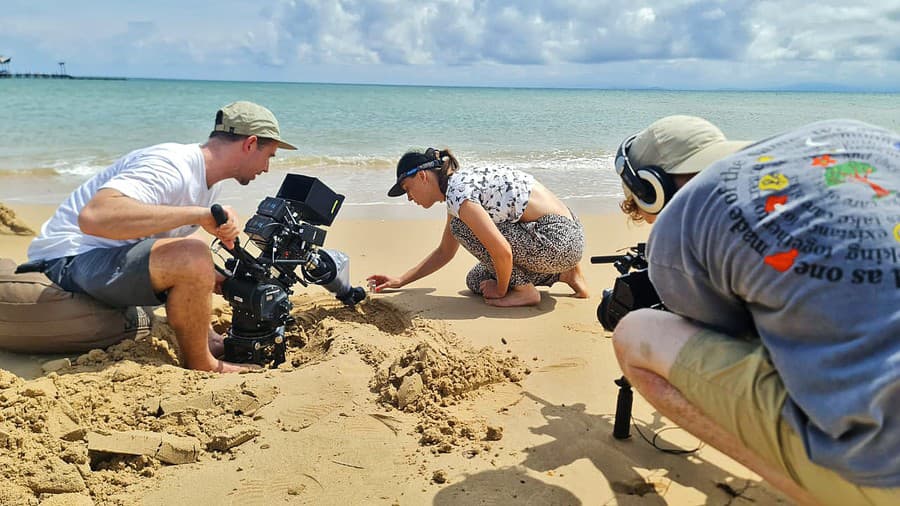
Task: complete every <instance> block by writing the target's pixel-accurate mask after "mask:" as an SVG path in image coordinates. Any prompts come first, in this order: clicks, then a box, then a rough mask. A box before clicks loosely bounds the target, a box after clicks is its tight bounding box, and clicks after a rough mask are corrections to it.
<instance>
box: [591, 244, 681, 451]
mask: <svg viewBox="0 0 900 506" xmlns="http://www.w3.org/2000/svg"><path fill="white" fill-rule="evenodd" d="M646 247H647V245H646V243H638V244H637V245H636V246H632V247H631V248H628V253H625V254H624V255H609V256H596V257H591V263H592V264H608V263H611V264H613V267H615V268H616V270H617V271H619V274H620V275H619V276H618V277H617V278H616V281H615V284H614V285H613V288H612V290H609V289H606V290H603V297H602V298H601V299H600V305H599V306H597V319H598V320H600V325H603V328H604V329H606V330H607V331H609V332H612V331H613V329H615V328H616V325H618V324H619V320H621V319H622V318H623V317H624V316H625V315H626V314H628V313H629V312H630V311H634V310H635V309H641V308H645V307H649V308H654V309H665V307H664V306H663V305H662V302H661V301H660V299H659V295H657V293H656V289H655V288H653V285H652V284H651V283H650V276H649V274H648V273H647V257H646V256H644V252H645V250H646ZM615 384H616V385H618V387H619V394H618V396H617V398H616V415H615V421H614V423H613V437H615V438H616V439H627V438H629V437H631V405H632V401H633V393H632V391H631V384H630V383H628V379H626V378H625V376H622V377H621V378H619V379H617V380H615Z"/></svg>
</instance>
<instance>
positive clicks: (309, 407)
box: [265, 387, 350, 432]
mask: <svg viewBox="0 0 900 506" xmlns="http://www.w3.org/2000/svg"><path fill="white" fill-rule="evenodd" d="M346 391H347V392H349V387H348V388H347V389H346ZM349 402H350V394H349V393H345V391H342V390H340V389H337V388H334V387H332V388H323V389H319V390H310V391H307V392H296V391H295V392H292V393H291V395H285V396H283V397H281V398H279V399H276V400H275V401H274V402H273V403H272V404H271V406H270V409H269V410H267V411H266V413H265V415H266V417H267V418H272V419H274V420H277V423H278V425H279V426H280V427H282V428H283V429H285V430H290V431H295V432H296V431H300V430H303V429H305V428H307V427H309V426H311V425H313V424H315V423H316V422H318V421H319V420H321V419H323V418H325V417H327V416H329V415H330V414H331V413H333V412H334V411H336V410H338V409H340V408H341V407H343V406H345V405H346V404H347V403H349Z"/></svg>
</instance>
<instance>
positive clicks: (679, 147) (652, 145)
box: [628, 115, 751, 174]
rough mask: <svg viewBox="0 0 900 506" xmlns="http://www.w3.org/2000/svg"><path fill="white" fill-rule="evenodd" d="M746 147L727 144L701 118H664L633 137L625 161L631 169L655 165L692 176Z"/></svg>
mask: <svg viewBox="0 0 900 506" xmlns="http://www.w3.org/2000/svg"><path fill="white" fill-rule="evenodd" d="M750 144H751V142H750V141H729V140H728V139H726V138H725V134H723V133H722V131H721V130H719V128H718V127H717V126H715V125H713V124H712V123H710V122H709V121H706V120H705V119H703V118H698V117H696V116H682V115H676V116H666V117H665V118H662V119H659V120H657V121H655V122H653V124H651V125H650V126H648V127H647V128H646V129H644V130H643V131H642V132H641V133H639V134H637V136H636V137H635V138H634V140H633V141H632V142H631V146H630V147H629V148H628V158H629V160H630V161H631V164H632V166H634V167H635V168H638V167H645V166H648V165H655V166H657V167H660V168H662V169H663V170H664V171H666V172H667V173H669V174H696V173H697V172H700V171H701V170H703V169H705V168H706V167H708V166H710V165H711V164H712V163H714V162H716V161H718V160H721V159H722V158H725V157H727V156H729V155H731V154H732V153H735V152H737V151H740V150H741V149H743V148H744V147H746V146H748V145H750Z"/></svg>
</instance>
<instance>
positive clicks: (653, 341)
mask: <svg viewBox="0 0 900 506" xmlns="http://www.w3.org/2000/svg"><path fill="white" fill-rule="evenodd" d="M699 330H700V327H698V326H696V325H695V324H693V323H691V322H689V321H688V320H686V319H684V318H682V317H681V316H678V315H676V314H673V313H669V312H666V311H660V310H657V309H646V308H645V309H638V310H636V311H631V312H629V313H628V314H626V315H625V316H624V317H623V318H622V319H621V320H620V321H619V324H618V325H616V329H615V332H613V349H614V350H615V352H616V357H617V358H618V360H619V364H620V365H621V367H622V369H623V370H624V371H625V372H626V373H627V370H628V369H629V368H631V367H639V368H642V369H647V370H649V371H652V372H654V373H656V374H658V375H660V376H662V377H664V378H665V377H668V373H669V370H670V369H671V367H672V365H673V364H674V363H675V359H676V357H677V356H678V352H679V351H681V348H682V347H683V346H684V345H685V343H687V341H688V339H690V338H691V337H692V336H693V335H694V334H696V333H697V332H698V331H699Z"/></svg>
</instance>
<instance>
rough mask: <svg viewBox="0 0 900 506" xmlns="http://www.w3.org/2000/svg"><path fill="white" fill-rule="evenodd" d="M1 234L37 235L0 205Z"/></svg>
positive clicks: (8, 209)
mask: <svg viewBox="0 0 900 506" xmlns="http://www.w3.org/2000/svg"><path fill="white" fill-rule="evenodd" d="M0 234H12V235H35V233H34V230H32V229H31V228H30V227H29V226H28V225H26V224H25V222H24V221H22V220H20V219H19V218H18V217H17V216H16V213H15V212H13V210H12V209H10V208H8V207H6V206H5V205H3V204H0Z"/></svg>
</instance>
